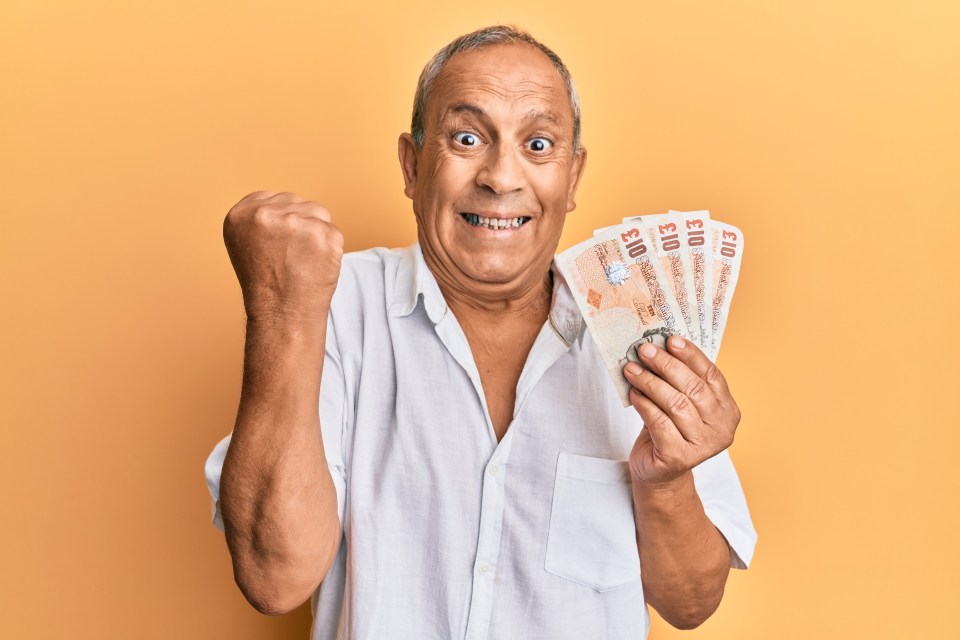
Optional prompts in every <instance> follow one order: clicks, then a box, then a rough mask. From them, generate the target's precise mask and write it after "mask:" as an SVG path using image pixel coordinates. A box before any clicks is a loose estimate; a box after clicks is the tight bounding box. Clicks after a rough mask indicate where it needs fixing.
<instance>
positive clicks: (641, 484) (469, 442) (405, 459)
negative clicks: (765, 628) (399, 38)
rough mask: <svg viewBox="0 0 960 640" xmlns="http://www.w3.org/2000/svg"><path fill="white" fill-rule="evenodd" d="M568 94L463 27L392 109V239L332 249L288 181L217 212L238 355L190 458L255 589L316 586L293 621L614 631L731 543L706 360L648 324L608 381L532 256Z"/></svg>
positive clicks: (360, 631) (669, 603)
mask: <svg viewBox="0 0 960 640" xmlns="http://www.w3.org/2000/svg"><path fill="white" fill-rule="evenodd" d="M579 118H580V114H579V105H578V102H577V97H576V92H575V90H574V88H573V84H572V81H571V80H570V76H569V73H568V72H567V69H566V67H565V66H564V65H563V63H562V62H561V61H560V59H559V58H558V57H557V56H556V55H555V54H553V52H551V51H550V50H549V49H547V48H546V47H544V46H543V45H541V44H540V43H538V42H537V41H536V40H534V39H533V38H531V37H530V36H529V35H527V34H525V33H523V32H520V31H517V30H514V29H512V28H506V27H492V28H489V29H484V30H481V31H478V32H475V33H472V34H468V35H466V36H463V37H461V38H459V39H457V40H455V41H454V42H453V43H451V44H450V45H448V46H447V47H446V48H445V49H443V50H441V51H440V52H439V53H438V54H437V56H436V57H435V58H434V59H433V60H432V61H431V62H430V63H428V65H427V67H426V68H425V69H424V72H423V74H422V75H421V77H420V82H419V84H418V87H417V95H416V99H415V105H414V116H413V125H412V128H411V133H404V134H402V135H401V136H400V140H399V159H400V165H401V169H402V172H403V178H404V184H405V193H406V195H407V196H408V197H410V198H411V199H412V201H413V209H414V213H415V215H416V219H417V226H418V243H417V244H416V245H414V246H413V247H410V248H408V249H405V250H382V249H377V250H370V251H365V252H359V253H354V254H348V255H346V256H342V237H341V235H340V233H339V232H338V231H337V229H336V227H335V226H334V225H333V224H332V223H331V221H330V220H331V218H330V215H329V213H328V212H327V211H326V210H324V209H323V208H322V207H321V206H320V205H318V204H316V203H314V202H308V201H305V200H304V199H302V198H300V197H298V196H296V195H293V194H288V193H269V192H258V193H253V194H250V195H249V196H247V197H245V198H244V199H243V200H241V201H240V202H239V203H238V204H237V205H236V206H234V207H233V209H231V210H230V212H229V213H228V215H227V218H226V221H225V223H224V236H225V241H226V245H227V249H228V251H229V254H230V257H231V260H232V262H233V265H234V268H235V270H236V272H237V276H238V279H239V281H240V284H241V288H242V290H243V297H244V305H245V308H246V311H247V316H248V321H247V337H246V351H245V361H244V378H243V389H242V394H241V400H240V407H239V411H238V415H237V421H236V424H235V427H234V430H233V434H232V438H227V439H225V440H224V441H223V442H221V443H220V444H219V445H218V447H217V449H215V450H214V453H213V454H212V455H211V457H210V459H209V460H208V463H207V477H208V482H209V484H210V488H211V492H212V494H213V496H214V498H215V500H216V507H217V512H216V517H217V518H218V522H219V516H220V515H221V514H222V526H223V527H224V529H225V532H226V538H227V544H228V546H229V548H230V553H231V555H232V558H233V565H234V573H235V578H236V581H237V584H238V585H239V586H240V589H241V590H242V591H243V593H244V595H245V596H246V597H247V599H248V600H249V601H250V602H251V603H252V604H253V606H255V607H256V608H257V609H258V610H260V611H262V612H264V613H271V614H277V613H283V612H286V611H290V610H292V609H293V608H295V607H297V606H298V605H299V604H300V603H302V602H303V601H304V600H305V599H307V598H308V597H310V595H311V594H313V595H314V599H313V606H314V612H315V620H314V629H313V637H314V638H378V639H380V638H471V639H472V638H511V639H512V638H549V639H561V638H578V639H579V638H639V637H642V636H644V635H645V634H646V631H647V628H648V626H649V618H648V615H647V611H646V607H645V606H644V605H645V603H649V604H650V605H652V606H653V607H654V608H656V609H657V611H658V612H659V613H660V614H661V615H662V616H663V617H664V618H666V619H667V620H668V621H669V622H670V623H671V624H673V625H675V626H677V627H680V628H692V627H695V626H697V625H699V624H700V623H701V622H702V621H703V620H704V619H706V618H707V616H709V615H710V614H711V613H712V612H713V611H714V610H715V609H716V607H717V606H718V604H719V602H720V599H721V596H722V593H723V588H724V583H725V581H726V577H727V574H728V572H729V568H730V567H731V566H736V567H742V568H745V567H746V565H747V564H748V563H749V561H750V557H751V556H752V553H753V545H754V542H755V534H754V532H753V528H752V525H751V522H750V518H749V514H748V512H747V509H746V504H745V502H744V499H743V494H742V492H741V489H740V484H739V481H738V479H737V476H736V473H735V471H734V469H733V466H732V463H731V462H730V459H729V457H728V455H727V453H726V448H727V447H728V446H729V445H730V444H731V442H732V440H733V434H734V430H735V428H736V425H737V423H738V421H739V417H740V415H739V410H738V409H737V406H736V403H735V402H734V400H733V398H732V397H731V396H730V393H729V391H728V389H727V386H726V383H725V381H724V378H723V376H722V375H721V373H720V372H719V371H718V370H717V368H716V367H715V366H713V365H712V364H711V363H710V362H709V361H708V360H707V358H706V357H705V356H704V355H703V354H702V353H701V352H700V351H699V350H698V349H697V348H696V346H695V345H693V344H691V343H689V342H685V341H682V340H678V341H677V342H673V341H671V343H670V345H669V347H668V350H669V352H668V351H665V350H662V349H656V348H654V350H653V352H652V353H651V354H647V353H642V354H641V357H642V360H643V361H644V363H646V364H647V366H648V369H649V370H644V369H642V368H640V367H638V366H633V365H628V368H627V369H626V375H627V376H628V379H629V380H630V381H631V383H632V384H633V386H634V387H635V388H634V390H633V391H632V392H631V400H632V402H633V408H631V409H624V408H623V407H622V406H621V404H620V402H619V400H618V398H617V395H616V393H615V391H614V389H613V387H612V385H611V384H610V382H609V378H608V376H607V375H606V374H605V371H604V369H603V364H602V362H601V360H600V356H599V354H598V352H597V348H596V346H595V345H594V344H593V342H592V340H591V339H590V335H589V334H588V333H587V332H586V331H585V329H584V325H583V323H582V320H581V317H580V314H579V312H578V311H577V308H576V306H575V304H574V303H573V301H572V298H571V295H570V291H569V289H568V288H567V287H566V285H565V284H564V283H563V281H562V278H561V276H560V275H559V274H558V272H556V271H555V270H553V269H552V268H551V264H552V259H553V255H554V252H555V251H556V248H557V244H558V242H559V238H560V233H561V230H562V228H563V222H564V218H565V215H566V214H567V213H568V212H569V211H572V210H573V209H574V207H575V203H574V196H575V194H576V191H577V185H578V184H579V181H580V177H581V175H582V173H583V169H584V165H585V162H586V157H587V152H586V149H584V148H583V147H582V146H581V144H580V140H579V132H580V125H579ZM341 256H342V257H341ZM318 404H319V412H318V410H317V407H318ZM643 423H645V424H646V428H642V426H643ZM324 462H325V464H324ZM221 466H222V473H221Z"/></svg>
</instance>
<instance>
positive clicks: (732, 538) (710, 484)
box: [693, 451, 757, 569]
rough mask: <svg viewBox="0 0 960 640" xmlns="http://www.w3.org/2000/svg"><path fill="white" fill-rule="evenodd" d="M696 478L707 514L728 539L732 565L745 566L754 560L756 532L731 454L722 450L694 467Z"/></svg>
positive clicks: (744, 567) (737, 567)
mask: <svg viewBox="0 0 960 640" xmlns="http://www.w3.org/2000/svg"><path fill="white" fill-rule="evenodd" d="M693 481H694V485H695V486H696V488H697V495H699V496H700V501H701V502H702V503H703V509H704V511H705V512H706V514H707V517H708V518H710V521H711V522H713V524H714V526H715V527H717V529H719V530H720V533H722V534H723V536H724V537H725V538H726V539H727V544H729V546H730V551H731V553H730V566H731V567H732V568H734V569H746V568H747V567H749V566H750V561H751V560H752V559H753V551H754V548H755V547H756V544H757V532H756V530H755V529H754V527H753V521H752V520H751V518H750V511H749V509H747V500H746V497H745V496H744V494H743V487H742V486H741V485H740V478H739V477H738V476H737V471H736V469H735V468H734V466H733V461H732V460H731V459H730V454H729V453H728V452H727V451H721V452H720V453H719V454H717V455H715V456H714V457H712V458H710V459H709V460H705V461H703V462H701V463H700V464H699V465H697V466H696V467H694V469H693Z"/></svg>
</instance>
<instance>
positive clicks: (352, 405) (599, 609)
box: [206, 244, 756, 640]
mask: <svg viewBox="0 0 960 640" xmlns="http://www.w3.org/2000/svg"><path fill="white" fill-rule="evenodd" d="M554 278H555V280H554V281H555V283H556V284H555V286H554V295H553V302H552V305H551V310H550V314H549V320H548V322H546V323H545V324H544V326H543V328H542V329H541V331H540V334H539V335H538V336H537V339H536V341H535V343H534V345H533V348H532V349H531V351H530V355H529V357H528V358H527V362H526V364H525V366H524V369H523V372H522V373H521V375H520V380H519V382H518V384H517V395H516V405H515V408H514V414H513V421H512V422H511V423H510V427H509V429H507V432H506V435H505V436H504V437H503V439H502V441H501V442H499V443H498V442H497V439H496V435H495V433H494V430H493V425H492V423H491V421H490V417H489V413H488V411H487V406H486V402H485V400H484V394H483V388H482V386H481V384H480V376H479V374H478V372H477V367H476V365H475V363H474V360H473V355H472V353H471V351H470V347H469V345H468V344H467V340H466V338H465V336H464V334H463V331H462V330H461V328H460V325H459V324H458V322H457V319H456V317H454V315H453V313H452V311H451V310H450V309H449V308H448V307H447V304H446V301H445V300H444V297H443V295H442V293H441V292H440V289H439V287H438V285H437V282H436V280H435V279H434V277H433V274H432V273H431V271H430V270H429V268H428V267H427V265H426V263H425V262H424V259H423V255H422V253H421V250H420V247H419V246H418V245H416V244H415V245H413V246H411V247H408V248H406V249H400V250H386V249H370V250H368V251H363V252H358V253H351V254H347V255H345V256H344V259H343V267H342V271H341V276H340V282H339V285H338V288H337V292H336V294H335V295H334V298H333V302H332V305H331V310H330V322H329V325H328V332H329V335H328V338H327V352H326V358H325V362H324V368H323V385H322V390H321V394H320V396H321V397H320V422H321V425H322V427H321V429H322V435H323V443H324V447H325V450H326V456H327V465H328V468H329V470H330V473H331V475H332V476H333V481H334V485H335V486H336V489H337V499H338V510H339V515H340V522H341V523H342V531H343V539H342V542H341V545H340V552H339V554H338V556H337V558H336V561H335V562H334V565H333V567H332V568H331V570H330V572H329V573H328V574H327V576H326V578H325V579H324V580H323V583H322V584H321V585H320V587H319V588H318V590H317V592H316V593H315V594H314V597H313V601H312V602H313V607H314V625H313V631H312V638H313V639H314V640H320V639H324V640H333V639H338V640H340V639H348V638H349V639H356V640H367V639H375V640H384V639H391V638H411V639H417V640H426V639H429V638H436V639H438V640H449V639H451V638H463V639H466V640H479V639H481V638H491V639H511V640H514V639H521V638H522V639H534V638H543V639H549V640H562V639H564V638H570V639H574V638H576V639H577V640H580V639H582V638H606V639H609V640H615V639H617V638H623V639H625V640H626V639H630V640H636V639H637V638H643V637H646V634H647V630H648V628H649V616H648V612H647V609H646V606H645V603H644V599H643V588H642V585H641V581H640V571H641V567H640V563H639V555H638V552H637V544H636V526H635V523H634V515H633V501H632V494H631V485H630V476H629V470H628V466H627V462H626V460H627V458H628V456H629V454H630V450H631V448H632V446H633V443H634V441H635V440H636V438H637V435H638V433H639V431H640V429H641V427H642V424H643V423H642V421H641V419H640V417H639V416H638V415H637V413H636V411H635V410H634V409H633V408H626V409H625V408H624V407H623V406H622V405H621V403H620V400H619V399H618V397H617V395H616V392H615V391H614V387H613V385H612V384H611V381H610V379H609V376H608V375H607V373H606V370H605V369H604V366H603V363H602V361H601V359H600V356H599V354H598V351H597V348H596V346H595V345H594V343H593V341H592V340H591V338H590V334H589V333H588V332H586V331H585V329H584V325H583V323H582V319H581V316H580V312H579V311H578V309H577V307H576V305H575V303H574V301H573V299H572V297H571V294H570V291H569V289H568V288H567V286H566V285H565V283H564V282H563V279H562V276H561V275H560V274H559V272H558V271H556V269H554ZM228 444H229V437H227V438H225V439H224V440H223V441H221V442H220V443H219V444H218V445H217V447H216V448H215V449H214V451H213V453H212V454H211V455H210V458H209V459H208V460H207V465H206V475H207V483H208V486H209V488H210V492H211V494H212V496H213V498H214V522H215V523H216V524H217V525H218V526H220V527H221V528H222V526H223V525H222V520H221V519H220V513H219V504H218V502H217V498H218V496H219V483H220V470H221V467H222V464H223V458H224V455H225V454H226V449H227V446H228ZM694 478H695V484H696V488H697V492H698V494H699V496H700V499H701V501H702V502H703V505H704V509H705V511H706V513H707V515H708V517H709V518H710V519H711V521H712V522H713V523H714V524H715V525H716V526H717V527H718V528H719V529H720V531H721V532H722V533H723V535H724V536H725V537H726V539H727V541H728V543H729V544H730V547H731V550H732V552H733V553H732V554H731V555H732V558H733V560H732V564H733V566H734V567H738V568H746V567H747V566H748V565H749V563H750V559H751V557H752V555H753V549H754V544H755V542H756V533H755V532H754V529H753V525H752V522H751V520H750V515H749V512H748V511H747V505H746V501H745V499H744V496H743V492H742V489H741V487H740V482H739V480H738V478H737V474H736V471H735V470H734V467H733V464H732V462H731V461H730V458H729V456H728V454H727V452H726V451H724V452H722V453H721V454H719V455H717V456H715V457H713V458H711V459H710V460H707V461H706V462H704V463H702V464H701V465H699V466H698V467H697V468H695V469H694Z"/></svg>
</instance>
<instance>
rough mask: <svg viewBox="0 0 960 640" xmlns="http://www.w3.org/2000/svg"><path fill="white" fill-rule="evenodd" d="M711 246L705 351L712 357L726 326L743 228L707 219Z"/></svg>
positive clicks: (738, 267) (736, 276)
mask: <svg viewBox="0 0 960 640" xmlns="http://www.w3.org/2000/svg"><path fill="white" fill-rule="evenodd" d="M710 235H711V237H712V241H711V244H712V249H713V314H712V323H711V326H710V335H711V345H710V351H709V352H708V355H710V357H711V359H712V360H714V361H716V359H717V354H718V353H719V352H720V341H721V340H723V331H724V329H726V327H727V316H729V314H730V301H731V300H733V292H734V290H735V289H736V288H737V280H738V279H739V277H740V261H741V260H742V259H743V232H742V231H740V229H738V228H736V227H735V226H733V225H732V224H726V223H724V222H720V221H719V220H711V221H710Z"/></svg>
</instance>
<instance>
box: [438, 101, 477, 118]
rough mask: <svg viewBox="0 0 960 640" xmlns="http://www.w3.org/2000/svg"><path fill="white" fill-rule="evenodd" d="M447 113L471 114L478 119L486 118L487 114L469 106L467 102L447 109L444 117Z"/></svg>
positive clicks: (473, 105)
mask: <svg viewBox="0 0 960 640" xmlns="http://www.w3.org/2000/svg"><path fill="white" fill-rule="evenodd" d="M449 113H472V114H473V115H475V116H477V117H478V118H486V117H487V112H486V111H484V110H483V109H481V108H480V107H478V106H477V105H475V104H470V103H469V102H457V103H455V104H452V105H450V106H449V107H447V111H446V113H445V114H444V115H447V114H449Z"/></svg>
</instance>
